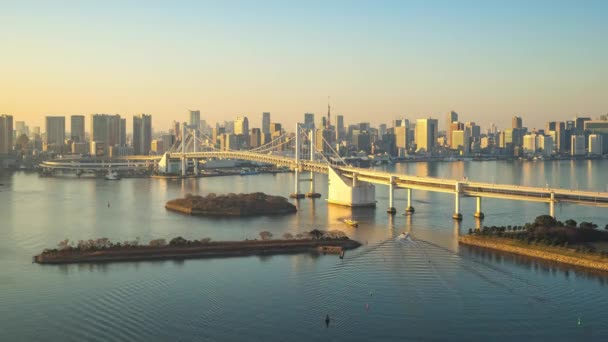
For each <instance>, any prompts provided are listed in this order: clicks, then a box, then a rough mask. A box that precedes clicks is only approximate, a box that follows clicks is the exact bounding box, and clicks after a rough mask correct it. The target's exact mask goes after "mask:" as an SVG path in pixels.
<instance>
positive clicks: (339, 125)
mask: <svg viewBox="0 0 608 342" xmlns="http://www.w3.org/2000/svg"><path fill="white" fill-rule="evenodd" d="M336 134H337V138H338V140H344V139H345V138H346V130H345V129H344V115H338V116H336Z"/></svg>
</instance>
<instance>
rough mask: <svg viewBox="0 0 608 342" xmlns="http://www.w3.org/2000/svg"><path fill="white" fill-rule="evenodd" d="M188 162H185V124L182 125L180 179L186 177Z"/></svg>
mask: <svg viewBox="0 0 608 342" xmlns="http://www.w3.org/2000/svg"><path fill="white" fill-rule="evenodd" d="M187 168H188V161H187V160H186V123H185V122H183V123H182V177H186V169H187Z"/></svg>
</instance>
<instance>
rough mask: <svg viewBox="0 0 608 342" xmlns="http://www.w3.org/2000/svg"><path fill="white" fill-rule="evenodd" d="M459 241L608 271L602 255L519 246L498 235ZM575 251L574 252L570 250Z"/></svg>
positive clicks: (607, 265)
mask: <svg viewBox="0 0 608 342" xmlns="http://www.w3.org/2000/svg"><path fill="white" fill-rule="evenodd" d="M503 240H504V241H503ZM458 242H459V243H462V244H464V245H471V246H476V247H482V248H488V249H493V250H498V251H503V252H508V253H514V254H519V255H525V256H529V257H532V258H538V259H544V260H549V261H555V262H560V263H564V264H569V265H574V266H578V267H585V268H592V269H596V270H602V271H608V259H607V260H606V261H603V260H599V259H600V257H597V259H598V260H594V259H596V257H594V256H587V255H580V256H571V255H565V253H560V252H561V251H559V250H558V249H557V248H555V251H550V250H549V249H550V248H551V247H542V249H539V248H536V246H534V245H530V246H525V247H524V246H517V245H514V244H513V243H514V241H513V240H511V239H504V238H497V237H485V236H475V235H465V236H461V237H459V238H458ZM569 253H573V252H569Z"/></svg>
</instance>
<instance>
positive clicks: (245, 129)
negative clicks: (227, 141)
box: [234, 116, 249, 136]
mask: <svg viewBox="0 0 608 342" xmlns="http://www.w3.org/2000/svg"><path fill="white" fill-rule="evenodd" d="M234 134H236V135H242V136H248V135H249V120H248V119H247V117H246V116H237V118H236V120H234Z"/></svg>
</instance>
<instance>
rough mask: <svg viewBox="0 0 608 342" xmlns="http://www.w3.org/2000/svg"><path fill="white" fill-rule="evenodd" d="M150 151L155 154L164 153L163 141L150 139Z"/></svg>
mask: <svg viewBox="0 0 608 342" xmlns="http://www.w3.org/2000/svg"><path fill="white" fill-rule="evenodd" d="M150 151H152V153H153V154H156V155H160V154H163V153H165V147H164V145H163V141H162V140H160V139H154V140H152V143H151V144H150Z"/></svg>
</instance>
